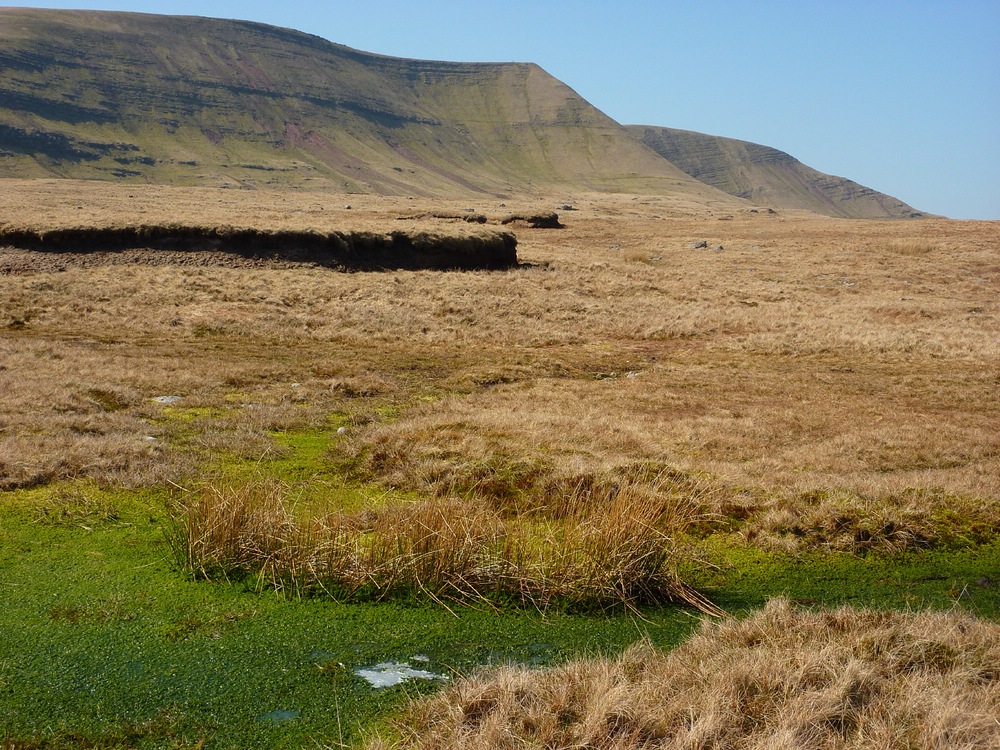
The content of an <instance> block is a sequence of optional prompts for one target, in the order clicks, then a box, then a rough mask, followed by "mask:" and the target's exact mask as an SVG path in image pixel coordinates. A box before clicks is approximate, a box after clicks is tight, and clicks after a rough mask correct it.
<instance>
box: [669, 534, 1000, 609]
mask: <svg viewBox="0 0 1000 750" xmlns="http://www.w3.org/2000/svg"><path fill="white" fill-rule="evenodd" d="M705 548H706V553H707V557H708V560H707V562H709V563H711V564H710V565H705V564H704V562H705V561H702V563H701V564H700V565H698V566H697V567H696V566H695V565H691V570H689V571H687V574H688V578H686V580H688V581H690V582H692V583H693V584H694V585H696V586H697V587H699V588H700V589H701V590H702V591H705V592H706V593H707V594H708V595H709V596H710V597H711V599H712V600H713V601H714V602H716V603H717V604H719V605H720V606H722V607H723V608H724V609H726V610H727V611H730V612H745V611H748V610H750V609H753V608H755V607H760V606H761V605H763V604H764V603H765V602H766V601H767V600H768V599H769V598H772V597H775V596H779V595H783V596H787V597H789V598H791V599H792V600H794V601H797V602H800V603H803V604H809V605H823V606H840V605H847V604H849V605H853V606H858V607H877V608H906V609H923V608H949V607H953V606H961V607H963V608H966V609H968V610H969V611H971V612H973V613H975V614H977V615H979V616H981V617H986V618H990V619H1000V588H998V587H1000V582H998V581H997V580H996V579H997V578H998V577H1000V576H998V571H1000V540H994V541H993V542H992V543H990V544H985V545H981V546H969V547H963V548H961V549H932V550H916V551H911V552H907V553H904V554H897V555H892V556H880V555H874V554H873V555H867V556H864V557H859V556H857V555H853V554H850V553H847V552H805V553H801V554H797V555H791V554H784V553H778V552H767V551H763V550H761V549H758V548H754V547H748V546H746V545H745V543H743V542H741V541H740V540H739V539H738V538H737V537H735V536H732V535H722V534H719V535H715V536H713V537H710V538H709V539H708V540H707V541H706V542H705Z"/></svg>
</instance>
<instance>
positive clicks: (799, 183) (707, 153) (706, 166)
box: [629, 125, 923, 218]
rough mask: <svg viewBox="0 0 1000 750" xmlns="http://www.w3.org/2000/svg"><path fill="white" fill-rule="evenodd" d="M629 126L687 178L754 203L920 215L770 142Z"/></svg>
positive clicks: (842, 213)
mask: <svg viewBox="0 0 1000 750" xmlns="http://www.w3.org/2000/svg"><path fill="white" fill-rule="evenodd" d="M629 130H630V131H631V132H632V133H633V134H634V135H635V136H636V138H637V139H639V140H640V141H641V142H642V143H644V144H645V145H647V146H649V147H650V148H652V149H653V150H654V151H656V152H657V153H658V154H660V155H661V156H662V157H663V158H665V159H667V160H668V161H670V162H671V163H672V164H675V165H676V166H678V167H679V168H680V169H682V170H683V171H684V172H686V173H687V174H689V175H691V176H692V177H695V178H697V179H699V180H701V181H703V182H705V183H707V184H709V185H711V186H713V187H716V188H718V189H719V190H722V191H724V192H726V193H729V194H730V195H733V196H737V197H739V198H744V199H746V200H748V201H750V202H751V203H753V204H755V205H759V206H774V207H780V208H802V209H808V210H810V211H815V212H817V213H820V214H826V215H828V216H838V217H848V218H882V217H890V218H910V217H918V216H922V215H923V214H922V213H921V212H919V211H917V210H916V209H914V208H913V207H912V206H908V205H907V204H905V203H903V202H902V201H900V200H898V199H896V198H893V197H892V196H889V195H885V194H884V193H880V192H878V191H876V190H872V189H871V188H867V187H865V186H864V185H859V184H858V183H856V182H852V181H851V180H848V179H844V178H843V177H834V176H832V175H828V174H824V173H822V172H818V171H816V170H815V169H812V168H811V167H808V166H806V165H805V164H803V163H802V162H800V161H799V160H797V159H795V158H794V157H792V156H790V155H789V154H786V153H785V152H783V151H779V150H777V149H775V148H770V147H769V146H761V145H759V144H756V143H749V142H747V141H739V140H735V139H732V138H721V137H718V136H712V135H705V134H703V133H695V132H692V131H689V130H677V129H674V128H663V127H650V126H646V125H631V126H629Z"/></svg>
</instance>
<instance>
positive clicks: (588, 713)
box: [367, 600, 1000, 750]
mask: <svg viewBox="0 0 1000 750" xmlns="http://www.w3.org/2000/svg"><path fill="white" fill-rule="evenodd" d="M998 717H1000V627H998V626H997V625H996V624H994V623H988V622H983V621H977V620H975V619H973V618H972V617H970V616H968V615H965V614H962V613H957V612H951V613H923V614H902V613H887V612H871V611H864V610H855V609H850V608H844V609H841V610H837V611H832V612H821V613H810V612H805V611H799V610H796V609H794V608H793V607H792V606H790V605H789V604H788V602H787V601H783V600H775V601H772V602H771V603H770V604H769V605H768V606H767V607H766V608H765V609H764V610H762V611H760V612H757V613H756V614H753V615H752V616H750V617H749V618H747V619H746V620H743V621H735V620H727V621H724V622H720V623H717V624H705V625H703V627H702V629H701V631H700V632H698V633H697V634H696V635H694V636H693V637H692V638H690V639H689V640H688V642H687V643H685V644H683V645H682V646H680V647H678V648H677V649H676V650H674V651H672V652H671V653H668V654H665V653H661V652H658V651H656V650H655V649H653V648H652V647H650V646H649V645H643V644H639V645H637V646H633V647H632V648H631V649H630V650H629V651H627V652H626V653H625V654H623V655H622V656H620V657H618V658H615V659H599V658H595V659H590V660H578V661H573V662H570V663H568V664H566V665H563V666H560V667H556V668H553V669H550V670H546V671H537V670H530V669H528V668H524V667H516V666H512V667H508V668H503V669H499V670H495V671H490V672H485V673H483V674H481V675H476V676H472V677H469V678H465V679H461V680H458V681H457V682H455V683H454V684H452V685H451V686H450V687H448V688H446V689H445V690H444V691H442V692H441V693H440V694H438V695H435V696H433V697H430V698H426V699H423V700H420V701H417V702H416V703H415V704H414V705H412V707H411V708H410V709H409V711H408V713H407V714H406V716H405V717H404V718H403V719H402V720H400V721H399V722H398V724H397V727H396V730H397V731H396V733H395V739H393V740H388V739H375V740H373V741H371V742H370V743H369V744H368V746H367V747H368V748H369V749H370V750H375V748H379V749H383V748H422V749H427V750H429V749H430V748H435V749H443V748H454V749H456V750H457V749H459V748H465V749H469V750H471V749H473V748H482V749H483V750H485V749H486V748H491V749H492V748H515V747H539V748H541V747H561V748H570V747H600V748H616V749H618V748H620V749H622V750H624V749H625V748H664V749H666V748H732V749H733V750H738V749H741V748H748V749H749V748H759V749H765V748H766V749H768V750H770V749H774V750H777V749H778V748H788V749H789V750H790V749H791V748H796V749H797V748H826V749H829V750H840V749H842V748H843V749H845V750H846V749H847V748H857V749H858V750H861V748H864V749H865V750H868V749H869V748H903V747H905V748H914V749H918V748H920V749H923V748H926V749H927V750H930V749H931V748H955V749H956V750H958V749H961V750H973V748H977V749H978V748H981V749H982V750H986V749H987V748H994V747H997V745H998V744H1000V721H998Z"/></svg>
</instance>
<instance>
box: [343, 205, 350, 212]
mask: <svg viewBox="0 0 1000 750" xmlns="http://www.w3.org/2000/svg"><path fill="white" fill-rule="evenodd" d="M344 208H345V209H346V210H348V211H350V210H351V204H350V203H345V204H344Z"/></svg>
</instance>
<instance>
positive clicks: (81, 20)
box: [0, 8, 733, 205]
mask: <svg viewBox="0 0 1000 750" xmlns="http://www.w3.org/2000/svg"><path fill="white" fill-rule="evenodd" d="M0 73H2V75H0V176H7V177H19V176H23V177H30V176H52V175H57V176H64V177H74V178H96V179H126V180H135V181H154V182H164V183H171V184H202V185H227V184H228V185H253V186H259V185H278V186H311V185H324V186H333V187H336V188H339V189H343V190H348V191H364V192H374V193H387V194H440V195H448V194H462V193H468V192H470V191H471V192H485V193H490V194H496V195H502V194H507V193H513V192H523V191H525V190H541V189H549V188H553V187H560V186H566V187H570V186H571V187H572V188H573V189H576V190H597V191H629V192H632V191H648V192H655V193H683V194H690V196H692V197H693V198H694V199H695V200H697V201H698V202H699V203H701V204H703V205H705V204H710V203H714V204H721V205H726V204H732V203H733V201H732V199H731V198H730V197H729V196H726V195H725V194H723V193H721V192H718V191H716V190H714V189H712V188H710V187H708V186H706V185H704V184H703V183H701V182H699V181H697V180H694V179H692V178H691V177H690V176H688V175H687V174H685V173H683V172H682V171H681V170H679V169H677V168H676V167H674V166H673V165H671V164H669V163H668V162H666V161H664V160H663V159H662V158H660V157H659V156H658V155H657V154H655V153H654V152H652V151H651V150H649V149H647V148H645V147H644V146H642V145H641V144H639V143H637V142H636V141H635V140H634V139H633V138H631V137H630V136H629V134H628V132H627V131H626V130H625V128H624V127H623V126H621V125H619V124H618V123H616V122H614V121H613V120H611V119H610V118H609V117H607V116H606V115H604V114H603V113H601V112H600V111H598V110H597V109H595V108H594V107H593V106H591V105H590V104H588V103H587V102H586V101H584V100H583V99H582V98H581V97H580V96H579V95H577V94H576V93H575V92H574V91H572V90H571V89H570V88H569V87H567V86H565V85H564V84H562V83H560V82H559V81H557V80H556V79H554V78H552V77H551V76H549V75H548V74H547V73H545V72H544V71H543V70H542V69H541V68H539V67H538V66H536V65H531V64H513V63H512V64H463V63H446V62H429V61H417V60H405V59H397V58H390V57H383V56H379V55H373V54H368V53H364V52H359V51H356V50H352V49H350V48H347V47H344V46H341V45H337V44H333V43H331V42H327V41H325V40H323V39H320V38H318V37H314V36H310V35H307V34H303V33H299V32H296V31H291V30H287V29H279V28H274V27H270V26H265V25H262V24H256V23H248V22H240V21H223V20H213V19H205V18H193V17H173V16H153V15H143V14H132V13H106V12H89V11H51V10H30V9H16V8H5V9H0Z"/></svg>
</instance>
